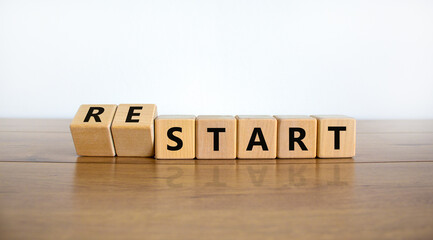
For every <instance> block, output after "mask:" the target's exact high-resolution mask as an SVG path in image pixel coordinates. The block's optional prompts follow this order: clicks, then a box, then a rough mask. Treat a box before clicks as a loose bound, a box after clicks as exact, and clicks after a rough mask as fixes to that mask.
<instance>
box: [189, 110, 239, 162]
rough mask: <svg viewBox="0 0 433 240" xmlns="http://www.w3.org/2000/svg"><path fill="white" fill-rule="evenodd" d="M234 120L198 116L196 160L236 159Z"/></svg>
mask: <svg viewBox="0 0 433 240" xmlns="http://www.w3.org/2000/svg"><path fill="white" fill-rule="evenodd" d="M236 124H237V123H236V118H235V117H234V116H204V115H202V116H198V117H197V118H196V120H195V125H196V157H197V159H234V158H236V134H237V132H236Z"/></svg>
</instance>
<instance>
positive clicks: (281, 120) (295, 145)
mask: <svg viewBox="0 0 433 240" xmlns="http://www.w3.org/2000/svg"><path fill="white" fill-rule="evenodd" d="M275 118H276V119H277V122H278V137H277V139H278V141H277V142H278V147H277V156H278V158H315V157H316V134H317V120H316V119H315V118H313V117H310V116H299V115H298V116H296V115H279V116H275Z"/></svg>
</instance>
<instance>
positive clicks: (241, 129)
mask: <svg viewBox="0 0 433 240" xmlns="http://www.w3.org/2000/svg"><path fill="white" fill-rule="evenodd" d="M236 119H237V122H238V126H237V128H238V133H237V138H238V139H237V142H238V144H237V145H238V146H237V157H238V158H244V159H248V158H250V159H254V158H276V156H277V120H276V119H275V118H274V117H272V116H267V115H252V116H249V115H239V116H236Z"/></svg>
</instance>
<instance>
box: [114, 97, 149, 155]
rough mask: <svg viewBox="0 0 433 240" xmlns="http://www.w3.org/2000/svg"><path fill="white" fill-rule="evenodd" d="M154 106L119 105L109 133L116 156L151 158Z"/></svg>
mask: <svg viewBox="0 0 433 240" xmlns="http://www.w3.org/2000/svg"><path fill="white" fill-rule="evenodd" d="M156 115H157V113H156V105H155V104H120V105H119V106H118V107H117V111H116V115H115V116H114V120H113V124H112V125H111V132H112V134H113V141H114V146H115V148H116V153H117V156H137V157H153V155H154V139H155V138H154V120H155V117H156Z"/></svg>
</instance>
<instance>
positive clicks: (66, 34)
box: [0, 0, 433, 119]
mask: <svg viewBox="0 0 433 240" xmlns="http://www.w3.org/2000/svg"><path fill="white" fill-rule="evenodd" d="M84 103H114V104H119V103H155V104H157V105H158V111H159V113H160V114H195V115H198V114H233V115H235V114H333V113H337V114H346V115H350V116H353V117H356V118H359V119H376V118H377V119H389V118H405V119H409V118H433V1H413V0H407V1H395V0H392V1H380V0H379V1H378V0H374V1H365V0H363V1H351V0H349V1H348V0H342V1H274V0H263V1H257V0H244V1H236V0H214V1H209V0H197V1H184V0H174V1H164V0H155V1H146V0H139V1H127V0H118V1H107V0H96V1H88V0H84V1H78V0H70V1H65V0H53V1H43V0H24V1H20V0H10V1H5V0H0V117H36V118H42V117H60V118H72V117H73V116H74V114H75V112H76V110H77V109H78V106H79V105H80V104H84Z"/></svg>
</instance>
